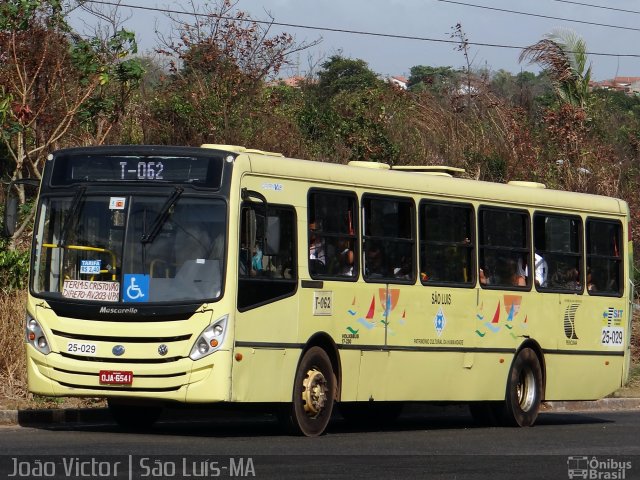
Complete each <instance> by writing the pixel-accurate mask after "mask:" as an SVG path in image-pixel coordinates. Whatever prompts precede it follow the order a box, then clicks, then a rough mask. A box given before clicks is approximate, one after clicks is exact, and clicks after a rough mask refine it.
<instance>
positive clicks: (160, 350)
mask: <svg viewBox="0 0 640 480" xmlns="http://www.w3.org/2000/svg"><path fill="white" fill-rule="evenodd" d="M168 351H169V347H167V346H166V345H165V344H164V343H163V344H162V345H160V346H159V347H158V353H159V354H160V355H162V356H163V357H164V356H165V355H166V354H167V352H168Z"/></svg>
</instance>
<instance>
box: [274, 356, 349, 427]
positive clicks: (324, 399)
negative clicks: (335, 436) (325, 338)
mask: <svg viewBox="0 0 640 480" xmlns="http://www.w3.org/2000/svg"><path fill="white" fill-rule="evenodd" d="M335 395H336V377H335V375H334V373H333V367H332V365H331V360H330V359H329V356H328V355H327V353H326V352H325V351H324V350H323V349H322V348H320V347H311V348H310V349H309V350H307V351H306V352H305V354H304V355H303V357H302V360H300V364H299V365H298V370H297V371H296V376H295V380H294V385H293V402H292V404H291V405H290V406H289V407H288V408H287V410H286V412H285V415H284V417H285V418H284V421H285V422H287V424H288V425H287V426H288V427H290V429H291V430H292V431H293V432H294V433H298V434H302V435H306V436H307V437H315V436H317V435H321V434H322V433H323V432H324V431H325V429H326V428H327V425H328V424H329V420H330V419H331V413H332V411H333V405H334V399H335Z"/></svg>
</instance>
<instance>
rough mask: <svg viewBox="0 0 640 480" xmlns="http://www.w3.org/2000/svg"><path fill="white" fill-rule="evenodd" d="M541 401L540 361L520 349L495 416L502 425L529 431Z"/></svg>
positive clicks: (525, 349) (525, 350)
mask: <svg viewBox="0 0 640 480" xmlns="http://www.w3.org/2000/svg"><path fill="white" fill-rule="evenodd" d="M541 401H542V368H541V367H540V361H539V360H538V356H537V355H536V354H535V352H534V351H533V350H531V349H530V348H523V349H522V350H520V352H518V354H517V355H516V358H515V359H514V360H513V363H512V364H511V370H510V371H509V379H508V381H507V391H506V395H505V400H504V403H503V404H502V406H501V407H500V408H499V409H497V412H496V413H497V414H498V418H499V420H500V422H501V423H502V424H504V425H509V426H514V427H530V426H532V425H533V424H534V423H535V421H536V418H537V417H538V412H539V411H540V402H541Z"/></svg>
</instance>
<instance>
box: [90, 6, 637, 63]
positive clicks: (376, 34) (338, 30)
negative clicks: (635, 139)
mask: <svg viewBox="0 0 640 480" xmlns="http://www.w3.org/2000/svg"><path fill="white" fill-rule="evenodd" d="M437 1H441V2H445V1H446V2H448V3H460V4H462V3H461V2H454V1H450V0H437ZM84 3H94V4H99V5H109V6H112V7H123V8H133V9H136V10H146V11H151V12H160V13H171V14H177V15H190V16H194V17H209V18H218V19H220V20H230V21H246V22H252V23H257V24H264V25H275V26H278V27H289V28H300V29H304V30H315V31H322V32H334V33H346V34H350V35H363V36H370V37H383V38H393V39H398V40H415V41H421V42H437V43H448V44H455V45H459V44H460V41H458V40H445V39H442V38H429V37H418V36H412V35H396V34H391V33H379V32H367V31H363V30H348V29H342V28H332V27H319V26H314V25H302V24H297V23H284V22H276V21H271V20H255V19H248V18H243V19H238V18H236V17H228V16H224V15H217V14H215V13H199V12H186V11H183V10H172V9H168V8H158V7H143V6H140V5H129V4H126V3H119V2H118V3H116V2H109V1H106V0H85V2H84ZM462 5H467V6H474V5H470V4H462ZM487 8H489V7H487ZM547 18H553V17H547ZM634 30H639V31H640V29H634ZM466 44H467V45H473V46H476V47H491V48H508V49H513V50H523V49H525V48H527V47H526V46H520V45H505V44H498V43H483V42H466ZM585 53H586V54H587V55H593V56H600V57H626V58H640V54H634V53H605V52H585Z"/></svg>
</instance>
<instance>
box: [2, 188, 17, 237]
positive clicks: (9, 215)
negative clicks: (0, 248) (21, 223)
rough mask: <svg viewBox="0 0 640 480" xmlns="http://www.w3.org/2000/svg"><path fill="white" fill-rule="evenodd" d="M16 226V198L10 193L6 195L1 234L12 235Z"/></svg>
mask: <svg viewBox="0 0 640 480" xmlns="http://www.w3.org/2000/svg"><path fill="white" fill-rule="evenodd" d="M17 226H18V199H17V198H16V197H14V196H12V195H9V196H8V197H7V201H6V203H5V205H4V224H3V229H2V234H3V235H4V236H5V237H7V238H10V237H13V234H14V233H15V231H16V228H17Z"/></svg>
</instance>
